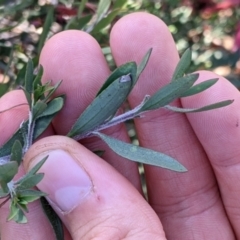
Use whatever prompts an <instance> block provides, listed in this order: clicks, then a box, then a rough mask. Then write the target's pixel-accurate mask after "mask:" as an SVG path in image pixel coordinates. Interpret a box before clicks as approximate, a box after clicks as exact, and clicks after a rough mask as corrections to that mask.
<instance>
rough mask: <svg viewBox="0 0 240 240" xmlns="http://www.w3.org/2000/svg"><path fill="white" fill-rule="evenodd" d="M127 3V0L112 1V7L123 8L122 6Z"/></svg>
mask: <svg viewBox="0 0 240 240" xmlns="http://www.w3.org/2000/svg"><path fill="white" fill-rule="evenodd" d="M126 3H127V0H117V1H115V2H114V3H113V9H116V8H123V6H124V5H125V4H126Z"/></svg>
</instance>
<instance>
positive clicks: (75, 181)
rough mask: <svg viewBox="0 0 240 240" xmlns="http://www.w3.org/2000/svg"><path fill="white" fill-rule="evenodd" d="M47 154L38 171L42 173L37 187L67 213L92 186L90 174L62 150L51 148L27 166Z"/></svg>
mask: <svg viewBox="0 0 240 240" xmlns="http://www.w3.org/2000/svg"><path fill="white" fill-rule="evenodd" d="M47 155H48V158H47V161H46V162H45V163H44V164H43V166H42V167H41V169H40V170H39V172H42V173H44V178H43V180H42V181H41V182H40V183H39V184H38V185H37V187H38V188H39V189H40V190H41V191H43V192H45V193H47V194H48V196H47V198H48V200H50V203H52V204H53V205H55V206H53V207H57V208H59V209H60V211H61V212H62V213H69V212H71V211H72V210H73V209H74V208H75V207H77V206H78V205H79V204H80V203H81V202H82V201H84V199H85V198H86V197H87V196H88V194H89V193H90V192H91V190H92V188H93V184H92V181H91V179H90V176H89V175H88V174H87V172H86V171H85V170H84V168H83V167H82V166H81V165H80V164H79V163H78V162H77V160H74V158H73V157H72V156H71V155H70V154H69V153H67V152H65V151H63V150H53V151H50V152H47V153H44V154H43V155H39V156H37V157H36V158H34V159H32V161H31V163H30V165H29V168H30V169H31V168H32V167H34V166H35V165H36V164H37V163H38V162H39V161H41V160H42V159H43V158H44V157H45V156H47Z"/></svg>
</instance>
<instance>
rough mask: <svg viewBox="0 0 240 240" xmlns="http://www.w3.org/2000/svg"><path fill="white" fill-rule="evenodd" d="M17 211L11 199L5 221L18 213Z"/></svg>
mask: <svg viewBox="0 0 240 240" xmlns="http://www.w3.org/2000/svg"><path fill="white" fill-rule="evenodd" d="M18 213H19V208H18V207H17V205H16V204H15V203H14V202H13V201H11V204H10V213H9V215H8V218H7V221H10V220H13V219H14V218H15V217H16V216H17V215H18Z"/></svg>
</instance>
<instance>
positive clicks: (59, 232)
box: [40, 197, 64, 240]
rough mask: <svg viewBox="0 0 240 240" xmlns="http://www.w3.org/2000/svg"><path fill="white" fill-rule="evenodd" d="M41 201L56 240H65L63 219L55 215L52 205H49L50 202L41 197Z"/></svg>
mask: <svg viewBox="0 0 240 240" xmlns="http://www.w3.org/2000/svg"><path fill="white" fill-rule="evenodd" d="M40 201H41V205H42V208H43V211H44V213H45V214H46V216H47V218H48V220H49V222H50V224H51V225H52V228H53V230H54V233H55V236H56V239H57V240H64V232H63V225H62V222H61V219H60V218H59V216H58V215H57V214H56V213H55V211H54V210H53V208H52V207H51V205H50V204H49V203H48V201H47V200H46V199H45V198H44V197H41V198H40Z"/></svg>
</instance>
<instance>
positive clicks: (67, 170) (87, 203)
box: [24, 136, 165, 240]
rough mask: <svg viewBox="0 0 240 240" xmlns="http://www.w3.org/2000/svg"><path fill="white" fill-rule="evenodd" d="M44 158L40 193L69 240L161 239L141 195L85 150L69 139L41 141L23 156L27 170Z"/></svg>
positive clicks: (160, 234) (157, 220)
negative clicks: (60, 222) (44, 197)
mask: <svg viewBox="0 0 240 240" xmlns="http://www.w3.org/2000/svg"><path fill="white" fill-rule="evenodd" d="M45 156H49V157H48V159H47V161H46V162H45V163H44V165H43V166H42V168H41V169H40V172H43V173H44V178H43V180H42V181H41V182H40V183H39V184H38V188H39V189H40V190H41V191H44V192H47V193H48V197H47V198H48V200H49V203H50V204H51V205H52V207H53V208H54V210H55V211H56V212H57V214H58V215H59V216H60V218H61V219H62V221H63V222H64V224H65V225H66V226H67V228H68V230H69V232H70V234H71V236H72V238H73V239H97V238H99V239H124V238H128V239H150V237H153V238H155V239H159V240H160V239H165V237H164V233H163V230H162V226H161V224H160V221H159V219H158V217H157V215H156V214H155V213H154V211H153V210H152V209H151V207H150V206H149V205H148V204H147V202H146V201H145V200H144V199H143V197H142V196H141V195H140V194H139V192H138V191H137V190H136V189H135V188H134V187H133V186H132V185H131V184H130V183H129V182H128V181H126V179H125V178H124V177H123V176H122V175H120V174H119V173H118V172H117V171H116V170H115V169H114V168H112V167H111V166H110V165H109V164H108V163H106V162H105V161H103V160H102V159H101V158H99V157H98V156H96V155H95V154H93V153H92V152H90V151H89V150H88V149H86V148H85V147H83V146H82V145H80V144H79V143H77V142H76V141H74V140H72V139H70V138H67V137H61V136H52V137H48V138H44V139H41V140H40V141H38V142H37V143H35V144H34V145H33V146H32V147H31V148H30V150H29V152H27V154H26V156H25V160H24V164H25V167H26V169H27V170H30V169H31V168H32V167H33V166H34V165H35V164H36V163H37V162H38V161H40V160H41V159H42V158H43V157H45ZM136 220H137V221H136Z"/></svg>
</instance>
